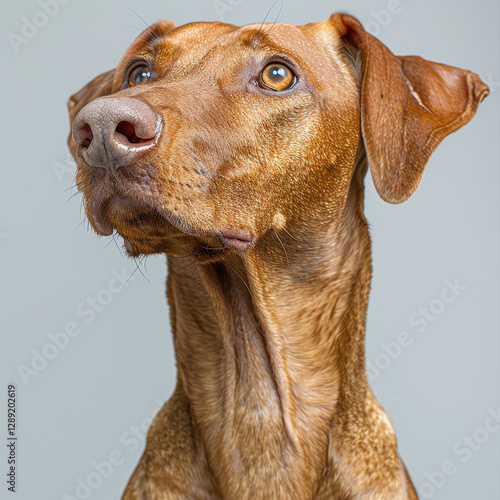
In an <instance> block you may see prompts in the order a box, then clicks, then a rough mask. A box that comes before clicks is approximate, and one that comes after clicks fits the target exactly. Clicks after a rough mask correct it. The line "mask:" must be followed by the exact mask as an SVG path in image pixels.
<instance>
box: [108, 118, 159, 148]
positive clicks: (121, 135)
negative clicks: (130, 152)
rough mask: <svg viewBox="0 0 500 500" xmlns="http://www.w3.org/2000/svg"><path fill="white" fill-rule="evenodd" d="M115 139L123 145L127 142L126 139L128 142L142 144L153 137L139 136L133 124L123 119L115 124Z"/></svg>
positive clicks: (148, 141) (150, 140)
mask: <svg viewBox="0 0 500 500" xmlns="http://www.w3.org/2000/svg"><path fill="white" fill-rule="evenodd" d="M142 135H147V134H142ZM115 139H116V140H118V141H119V142H121V143H122V144H125V145H126V144H127V141H128V143H130V144H138V145H144V144H149V143H151V142H152V141H153V140H154V137H139V136H138V135H137V129H136V127H135V126H134V124H133V123H130V122H126V121H123V122H120V123H119V124H118V125H117V126H116V130H115Z"/></svg>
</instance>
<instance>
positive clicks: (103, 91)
mask: <svg viewBox="0 0 500 500" xmlns="http://www.w3.org/2000/svg"><path fill="white" fill-rule="evenodd" d="M174 28H175V23H173V22H171V21H158V22H157V23H155V24H152V25H151V26H149V28H147V29H145V30H144V31H143V32H142V33H141V34H140V35H139V36H138V37H137V38H136V39H135V40H134V42H133V43H132V45H131V46H130V47H129V48H128V50H127V52H126V53H125V55H124V56H123V57H122V60H121V61H120V64H119V65H118V68H117V69H116V70H115V69H113V70H111V71H107V72H106V73H102V74H101V75H99V76H97V77H95V78H94V79H93V80H92V81H91V82H89V83H87V85H85V87H83V88H82V89H80V90H79V91H78V92H77V93H76V94H73V95H72V96H71V97H70V98H69V101H68V111H69V123H70V134H69V137H68V146H69V150H70V152H71V154H72V155H73V156H74V155H75V153H76V144H75V143H74V141H73V138H72V135H71V127H72V126H73V120H74V119H75V117H76V115H77V114H78V113H79V111H80V110H81V109H82V108H83V107H84V106H85V105H86V104H88V103H89V102H90V101H93V100H94V99H97V98H98V97H104V96H106V95H110V94H112V93H114V92H117V91H118V90H119V86H120V82H119V77H120V74H121V72H122V71H121V68H122V67H123V66H124V65H125V64H126V62H127V61H128V59H129V58H130V57H131V56H132V55H135V54H137V53H140V51H141V50H142V49H144V47H145V46H146V45H147V44H152V43H154V41H155V40H156V39H157V38H160V37H161V36H162V35H164V34H165V33H167V32H169V31H171V30H173V29H174Z"/></svg>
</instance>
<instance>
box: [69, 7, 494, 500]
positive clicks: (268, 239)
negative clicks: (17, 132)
mask: <svg viewBox="0 0 500 500" xmlns="http://www.w3.org/2000/svg"><path fill="white" fill-rule="evenodd" d="M487 94H488V88H487V87H486V85H484V84H483V83H482V82H481V80H480V79H479V78H478V77H477V76H476V75H474V74H473V73H470V72H468V71H464V70H461V69H456V68H452V67H449V66H444V65H441V64H436V63H432V62H429V61H426V60H424V59H421V58H419V57H396V56H394V55H393V54H392V53H391V52H390V51H389V50H388V49H387V47H385V46H384V45H383V44H382V43H381V42H380V41H378V40H377V39H376V38H374V37H373V36H371V35H370V34H368V33H367V32H366V31H365V30H364V29H363V27H362V26H361V25H360V23H359V22H358V21H356V19H354V18H352V17H350V16H348V15H344V14H337V15H333V16H332V17H330V19H328V20H327V21H325V22H321V23H313V24H308V25H306V26H291V25H285V24H264V25H248V26H244V27H242V28H238V27H235V26H232V25H228V24H222V23H193V24H188V25H186V26H181V27H179V28H175V27H174V25H173V24H172V23H170V22H166V21H161V22H159V23H157V24H154V25H153V26H151V27H150V28H149V29H147V30H146V31H145V32H144V33H142V34H141V35H140V36H139V37H138V38H137V40H135V42H134V43H133V44H132V46H131V47H130V48H129V49H128V51H127V52H126V53H125V55H124V57H123V59H122V60H121V62H120V63H119V65H118V67H117V69H116V70H113V71H110V72H108V73H106V74H103V75H101V76H98V77H97V78H96V79H95V80H93V81H92V82H90V83H89V84H88V85H87V86H86V87H85V88H83V89H82V90H81V91H80V92H78V93H77V94H75V95H74V96H72V97H71V99H70V101H69V109H70V114H71V121H72V124H73V138H74V140H73V139H70V140H69V145H70V148H71V151H72V153H73V155H74V157H75V159H76V161H77V164H78V186H79V189H80V190H81V191H82V192H83V194H84V197H85V200H86V210H87V216H88V218H89V220H90V222H91V224H92V226H93V228H94V229H95V230H96V231H97V232H98V233H99V234H101V235H110V234H112V233H113V231H117V233H119V234H120V235H121V236H123V238H124V240H125V248H126V250H127V252H128V254H129V255H132V256H137V255H140V254H152V253H165V254H167V255H169V259H168V268H169V274H168V280H167V293H168V299H169V303H170V308H171V312H172V330H173V335H174V342H175V350H176V358H177V366H178V380H177V387H176V390H175V393H174V395H173V396H172V398H171V399H170V401H168V402H167V403H166V404H165V406H164V408H163V409H162V410H161V411H160V413H159V414H158V416H157V417H156V419H155V421H154V423H153V425H152V426H151V429H150V431H149V435H148V440H147V446H146V450H145V452H144V455H143V457H142V459H141V461H140V463H139V465H138V467H137V469H136V471H135V473H134V475H133V477H132V478H131V480H130V483H129V485H128V487H127V489H126V491H125V494H124V497H123V498H124V499H126V500H139V499H142V500H145V499H155V500H160V499H161V500H163V499H199V500H201V499H207V500H208V499H227V500H243V499H252V500H260V499H263V500H268V499H297V500H306V499H313V498H314V499H317V500H347V499H352V500H354V499H356V500H368V499H370V500H391V499H415V498H417V495H416V492H415V489H414V487H413V485H412V483H411V480H410V478H409V476H408V474H407V472H406V470H405V467H404V465H403V463H402V461H401V459H400V458H399V456H398V451H397V446H396V438H395V435H394V430H393V427H392V425H391V422H390V420H389V418H388V417H387V415H386V414H385V413H384V411H383V410H382V408H381V407H380V406H379V404H378V403H377V401H376V400H375V398H374V396H373V395H372V393H371V391H370V388H369V385H368V382H367V377H366V372H365V357H364V335H365V317H366V308H367V300H368V293H369V288H370V276H371V257H370V241H369V236H368V230H367V224H366V221H365V218H364V216H363V178H364V176H365V173H366V170H367V164H368V163H369V164H370V169H371V174H372V176H373V179H374V182H375V186H376V188H377V191H378V193H379V194H380V196H381V197H382V198H383V199H384V200H386V201H388V202H390V203H400V202H402V201H404V200H406V199H407V198H408V197H409V196H411V194H412V193H413V192H414V191H415V189H416V188H417V186H418V184H419V182H420V178H421V176H422V173H423V170H424V166H425V164H426V163H427V161H428V159H429V157H430V155H431V153H432V152H433V151H434V149H435V148H436V146H437V145H438V144H439V143H440V141H441V140H442V139H443V138H444V137H446V136H447V135H448V134H450V133H451V132H454V131H455V130H457V129H458V128H460V127H461V126H462V125H464V124H466V123H467V122H468V121H469V120H470V119H471V118H472V116H473V115H474V113H475V111H476V109H477V107H478V104H479V103H480V102H481V100H482V99H483V98H484V97H485V96H486V95H487ZM75 117H76V118H75ZM367 160H368V161H367Z"/></svg>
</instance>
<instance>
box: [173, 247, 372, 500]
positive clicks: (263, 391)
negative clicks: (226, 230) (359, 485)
mask: <svg viewBox="0 0 500 500" xmlns="http://www.w3.org/2000/svg"><path fill="white" fill-rule="evenodd" d="M235 259H236V257H235ZM182 265H184V266H185V265H186V264H185V263H183V264H180V263H179V259H171V260H170V261H169V278H168V295H169V301H170V306H171V310H172V327H173V331H174V339H175V346H176V358H177V365H178V369H179V376H180V377H179V378H180V381H181V383H182V384H183V389H184V392H185V393H186V395H187V397H188V399H189V401H190V404H191V408H192V411H193V418H194V420H195V422H196V425H197V427H198V428H199V430H200V436H201V437H200V441H201V442H200V443H199V445H200V446H201V447H202V448H203V449H204V452H205V453H206V456H207V460H208V463H209V464H210V467H211V468H212V470H213V472H214V474H215V475H216V476H218V475H221V476H224V478H225V479H224V481H228V482H229V483H230V482H231V481H235V483H234V484H226V486H225V488H229V490H227V489H225V490H224V491H232V488H235V489H234V494H235V495H236V492H237V488H238V485H237V484H236V481H237V479H238V478H239V477H241V474H242V471H246V472H245V474H246V475H248V477H255V478H258V479H256V480H258V481H259V482H262V484H261V485H260V487H262V488H269V487H270V486H269V485H275V486H276V487H278V485H280V486H279V487H280V488H283V485H284V484H286V485H288V486H287V487H290V488H291V490H290V491H292V490H293V489H295V490H297V489H298V490H299V491H300V490H301V489H302V490H303V496H299V497H300V498H310V497H311V495H312V489H314V488H315V487H317V485H318V484H319V482H320V479H321V475H322V474H323V472H324V468H325V461H326V455H327V449H328V446H329V439H330V436H329V431H328V429H329V428H330V426H331V423H332V421H333V419H334V417H335V414H336V407H337V405H338V403H339V398H340V397H341V393H342V389H345V390H344V394H348V393H350V392H352V391H351V389H350V388H349V387H348V386H349V384H350V383H351V382H352V383H355V384H356V385H357V387H356V391H358V392H359V391H361V390H363V387H362V385H363V380H365V376H364V362H363V359H364V358H363V350H364V337H363V336H364V331H363V329H359V328H357V330H356V331H354V332H349V334H348V333H347V329H348V328H349V323H350V322H351V323H352V324H355V322H356V324H357V325H358V326H359V317H360V315H361V316H364V311H363V309H364V310H365V309H366V294H365V293H362V294H358V295H357V297H354V298H353V297H352V296H351V293H352V290H346V289H345V288H343V287H340V286H339V285H338V284H335V283H332V284H331V286H324V285H321V286H320V288H318V289H317V292H316V294H315V300H314V301H312V302H311V301H310V300H309V301H308V300H306V299H305V297H310V296H311V283H310V282H309V281H308V280H304V281H303V282H302V283H291V282H289V283H285V282H282V283H273V284H271V283H270V281H273V280H266V279H265V278H266V277H268V276H270V275H271V276H272V275H273V273H275V272H276V270H275V269H272V265H271V264H269V263H267V264H266V263H265V262H262V261H259V260H258V257H255V258H252V257H248V256H247V259H246V265H243V263H242V262H241V261H239V262H238V261H237V260H234V261H227V262H226V261H225V262H218V263H214V264H209V265H196V264H195V265H194V266H192V269H190V270H189V271H188V272H182V271H179V269H180V268H181V267H182ZM177 268H179V269H177ZM361 271H362V269H358V272H361ZM367 278H368V282H367V283H366V286H369V270H368V274H367ZM360 283H361V281H360ZM316 285H318V283H316ZM364 286H365V285H364ZM353 314H354V315H355V316H356V321H354V320H353V321H351V320H352V318H351V320H350V316H351V315H353ZM342 335H344V336H345V338H343V339H342V338H341V336H342ZM346 339H349V341H350V342H353V343H357V344H358V346H357V347H353V348H352V349H351V350H350V352H349V356H357V357H358V358H359V357H361V363H358V364H357V366H356V367H353V370H355V371H356V377H355V379H356V380H355V382H354V380H351V374H350V373H349V370H350V368H349V369H347V370H344V371H341V370H340V369H339V366H345V365H346V364H347V361H346V360H345V359H343V358H340V357H339V356H340V355H339V349H338V348H337V343H338V342H341V341H345V340H346ZM358 350H359V352H357V351H358ZM360 370H361V373H358V372H359V371H360ZM341 384H344V387H341ZM221 450H225V451H224V453H221ZM270 464H271V465H270ZM229 470H231V471H232V473H231V474H228V473H227V471H229ZM281 476H283V477H282V480H279V478H280V477H281ZM304 477H307V478H308V480H307V481H304ZM291 478H292V479H291ZM254 486H255V485H254ZM255 487H256V486H255ZM304 488H305V489H304ZM262 491H266V490H265V489H262ZM282 493H283V492H281V493H280V492H279V491H276V492H273V493H272V494H270V498H280V497H283V496H282ZM296 493H297V491H295V494H296ZM273 495H274V496H273ZM229 497H231V495H229ZM236 497H237V496H234V498H236ZM231 498H232V497H231Z"/></svg>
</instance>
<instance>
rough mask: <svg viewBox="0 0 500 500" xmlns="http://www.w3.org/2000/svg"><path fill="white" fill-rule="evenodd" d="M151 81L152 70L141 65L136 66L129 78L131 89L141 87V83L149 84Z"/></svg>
mask: <svg viewBox="0 0 500 500" xmlns="http://www.w3.org/2000/svg"><path fill="white" fill-rule="evenodd" d="M150 80H151V70H150V69H149V66H146V65H141V66H136V67H135V68H134V69H133V70H132V72H131V73H130V76H129V77H128V84H129V87H133V86H134V85H139V84H140V83H144V82H149V81H150Z"/></svg>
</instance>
